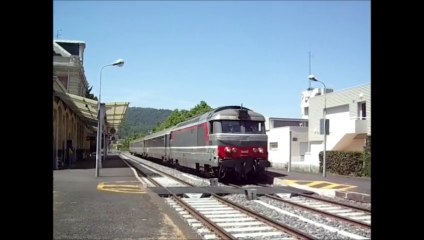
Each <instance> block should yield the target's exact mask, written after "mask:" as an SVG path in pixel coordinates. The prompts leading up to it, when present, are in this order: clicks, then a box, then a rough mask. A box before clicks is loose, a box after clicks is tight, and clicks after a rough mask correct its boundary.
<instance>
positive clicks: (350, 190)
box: [267, 167, 371, 203]
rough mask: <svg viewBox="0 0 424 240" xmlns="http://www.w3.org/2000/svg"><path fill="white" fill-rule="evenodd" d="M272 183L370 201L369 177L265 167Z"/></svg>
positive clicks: (324, 194) (360, 200)
mask: <svg viewBox="0 0 424 240" xmlns="http://www.w3.org/2000/svg"><path fill="white" fill-rule="evenodd" d="M267 172H268V176H270V177H271V178H273V183H274V184H277V185H282V186H290V187H294V188H299V189H303V190H308V191H312V192H315V193H317V194H320V195H323V196H327V197H335V196H336V197H341V198H346V199H351V200H354V201H359V202H365V203H370V202H371V178H368V177H351V176H340V175H335V174H330V173H327V175H326V177H323V176H322V174H318V173H307V172H293V171H291V172H288V171H287V170H285V169H276V168H272V167H269V168H267Z"/></svg>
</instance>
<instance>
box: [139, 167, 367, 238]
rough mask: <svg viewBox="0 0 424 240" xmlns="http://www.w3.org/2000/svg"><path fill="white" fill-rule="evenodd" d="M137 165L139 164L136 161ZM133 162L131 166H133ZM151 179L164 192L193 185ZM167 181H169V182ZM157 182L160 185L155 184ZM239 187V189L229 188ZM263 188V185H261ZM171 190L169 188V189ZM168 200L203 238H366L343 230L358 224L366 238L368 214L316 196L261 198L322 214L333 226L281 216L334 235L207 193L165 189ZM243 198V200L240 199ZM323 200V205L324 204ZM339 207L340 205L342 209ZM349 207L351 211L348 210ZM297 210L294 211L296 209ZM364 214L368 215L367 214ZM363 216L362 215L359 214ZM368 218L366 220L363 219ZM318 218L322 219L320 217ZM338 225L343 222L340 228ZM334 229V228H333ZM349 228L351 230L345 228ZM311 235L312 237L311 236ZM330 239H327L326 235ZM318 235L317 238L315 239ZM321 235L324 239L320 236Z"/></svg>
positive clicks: (262, 202)
mask: <svg viewBox="0 0 424 240" xmlns="http://www.w3.org/2000/svg"><path fill="white" fill-rule="evenodd" d="M136 162H137V163H138V164H141V162H139V161H136ZM136 162H133V165H136V164H135V163H136ZM150 175H151V177H149V176H147V175H146V176H145V177H146V179H148V180H147V181H148V182H150V184H151V185H152V186H157V187H159V186H161V187H164V188H165V189H167V187H170V186H176V185H177V186H193V184H192V183H189V182H186V181H184V180H181V179H175V177H174V176H172V175H170V174H168V173H164V172H162V171H157V174H150ZM159 175H162V176H166V178H171V179H173V180H172V181H174V182H178V184H175V183H174V184H171V185H169V184H168V185H166V186H163V183H164V182H165V183H166V182H170V181H164V180H159V181H158V179H161V177H159ZM172 181H171V182H172ZM159 182H161V183H162V184H161V183H159ZM233 187H240V186H233ZM262 187H263V186H262ZM171 189H172V188H171ZM167 191H168V192H169V195H168V196H169V197H168V198H166V199H165V201H166V202H167V203H168V204H169V205H170V206H172V207H173V208H174V209H175V210H176V211H177V212H178V213H179V214H180V216H182V218H183V219H185V221H186V222H187V223H188V224H189V225H190V226H191V227H192V228H193V229H195V230H196V231H197V232H198V234H199V235H200V236H202V238H203V239H321V238H326V239H327V238H332V239H368V238H369V237H364V234H363V233H360V235H357V234H355V233H349V232H347V231H344V230H343V229H346V227H343V225H344V226H347V225H349V224H355V225H360V226H361V228H366V229H368V230H366V231H368V232H369V233H367V234H365V235H366V236H370V228H371V225H370V211H369V210H367V209H361V208H358V207H355V206H349V205H346V204H340V203H338V202H332V201H329V200H326V199H319V198H316V197H312V198H309V195H305V196H303V195H304V194H300V193H296V194H297V196H295V197H288V196H287V195H280V196H279V197H275V196H273V195H264V196H263V197H261V198H263V199H272V200H274V201H279V202H283V203H284V204H290V205H292V206H294V207H296V208H298V209H299V208H301V209H302V211H306V212H314V213H315V214H318V215H325V216H326V217H327V218H331V219H333V220H332V221H333V223H336V224H333V226H326V225H325V224H322V223H316V222H314V221H315V220H310V219H306V218H304V217H299V216H296V214H293V213H290V212H286V213H284V214H287V215H292V217H293V216H295V217H296V218H301V221H303V222H307V223H308V224H311V225H314V227H316V226H317V227H318V228H322V229H325V230H322V231H323V232H325V231H329V232H333V233H334V235H331V234H328V233H324V234H323V235H322V234H318V235H315V234H313V233H314V231H309V230H308V228H310V227H306V229H305V227H303V229H302V228H298V227H297V225H291V224H290V221H288V224H285V222H286V221H281V219H278V218H275V217H274V216H273V217H268V216H271V215H272V214H264V212H262V213H260V211H255V209H252V208H249V207H246V205H249V204H240V203H237V201H232V200H228V199H226V197H221V196H218V195H216V194H213V193H211V194H209V195H210V197H200V195H201V194H189V193H187V194H184V196H185V197H179V196H177V195H176V194H175V193H172V192H171V191H170V190H169V189H167ZM242 198H243V197H242ZM324 201H325V202H324ZM250 202H251V203H253V202H255V203H256V205H262V206H263V208H267V209H268V210H269V209H274V210H270V211H271V212H272V211H273V212H279V213H281V212H283V211H284V210H282V209H283V208H282V207H281V206H280V207H276V206H274V204H269V203H267V202H266V201H262V199H261V200H254V201H250ZM342 205H343V206H342ZM349 207H352V208H349ZM297 211H298V210H297ZM367 211H368V213H367ZM359 213H361V214H362V213H363V214H364V215H360V214H359ZM360 216H361V218H360ZM366 216H368V217H366ZM321 218H322V217H321ZM338 222H343V223H344V224H341V225H340V226H338V225H339V223H338ZM334 226H337V227H334ZM349 228H351V227H349ZM311 233H312V234H311ZM330 235H331V236H332V237H328V236H330ZM317 236H318V237H317ZM320 236H324V237H320Z"/></svg>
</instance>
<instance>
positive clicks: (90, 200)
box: [53, 157, 198, 239]
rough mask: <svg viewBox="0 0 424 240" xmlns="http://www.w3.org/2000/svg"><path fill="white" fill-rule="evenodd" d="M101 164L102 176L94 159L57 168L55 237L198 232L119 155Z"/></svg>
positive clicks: (160, 236) (134, 236)
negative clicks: (97, 170)
mask: <svg viewBox="0 0 424 240" xmlns="http://www.w3.org/2000/svg"><path fill="white" fill-rule="evenodd" d="M91 167H93V168H91ZM103 167H104V168H101V169H100V176H99V177H95V168H94V162H93V161H86V162H80V163H77V164H76V165H75V168H74V169H63V170H55V171H54V173H53V238H54V239H194V238H198V236H197V235H196V234H195V233H193V232H192V230H190V229H189V228H188V227H187V226H188V225H187V224H185V223H183V222H181V221H180V220H178V218H176V217H175V215H173V213H172V212H171V211H169V213H168V210H169V209H168V207H167V205H166V204H164V203H163V201H161V199H158V198H159V197H158V196H157V195H156V194H152V193H150V192H149V191H148V190H147V189H143V188H142V187H141V184H140V182H138V181H137V179H136V177H135V175H134V173H133V171H132V170H131V169H130V168H129V167H128V166H127V165H126V164H125V163H124V162H123V161H122V160H121V159H119V157H109V158H108V159H107V160H106V161H105V162H104V164H103Z"/></svg>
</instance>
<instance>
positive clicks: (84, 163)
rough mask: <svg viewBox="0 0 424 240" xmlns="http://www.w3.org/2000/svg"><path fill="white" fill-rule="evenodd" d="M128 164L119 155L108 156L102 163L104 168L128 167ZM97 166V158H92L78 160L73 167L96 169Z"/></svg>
mask: <svg viewBox="0 0 424 240" xmlns="http://www.w3.org/2000/svg"><path fill="white" fill-rule="evenodd" d="M127 167H128V165H127V164H125V163H124V161H123V160H122V159H121V158H120V157H119V156H117V155H112V156H107V157H106V159H105V160H104V161H103V163H102V168H127ZM94 168H96V159H95V158H90V159H86V160H81V161H77V162H76V163H75V166H74V167H73V168H72V169H94Z"/></svg>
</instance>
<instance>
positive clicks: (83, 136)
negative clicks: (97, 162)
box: [52, 40, 129, 169]
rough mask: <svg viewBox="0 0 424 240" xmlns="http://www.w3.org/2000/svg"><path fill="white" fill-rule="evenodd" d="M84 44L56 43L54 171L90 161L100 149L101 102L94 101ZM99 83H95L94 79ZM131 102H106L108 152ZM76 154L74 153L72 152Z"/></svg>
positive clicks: (54, 50)
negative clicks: (99, 120) (70, 164)
mask: <svg viewBox="0 0 424 240" xmlns="http://www.w3.org/2000/svg"><path fill="white" fill-rule="evenodd" d="M85 47H86V44H85V42H83V41H74V40H53V83H52V84H53V95H52V97H53V109H52V112H53V113H52V114H53V123H52V124H53V132H52V134H53V153H52V156H53V157H52V160H53V169H59V168H64V167H67V166H68V163H69V159H70V158H71V157H73V158H74V161H83V160H87V159H88V158H89V156H90V153H92V152H95V149H96V133H97V122H98V114H97V113H98V110H97V109H98V101H97V100H95V99H90V98H89V97H88V95H89V92H88V91H89V83H88V80H87V79H86V76H85V72H84V50H85ZM94 81H95V80H94ZM128 105H129V103H128V102H113V103H106V116H105V122H106V124H105V128H104V132H105V133H106V135H105V139H106V142H107V144H106V146H105V147H106V149H107V147H108V146H109V144H110V143H111V142H110V139H111V138H112V137H113V136H114V135H115V134H116V132H117V131H118V130H119V126H120V124H121V122H122V119H123V118H124V116H125V113H126V110H127V108H128ZM71 147H72V149H74V151H70V149H71Z"/></svg>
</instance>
